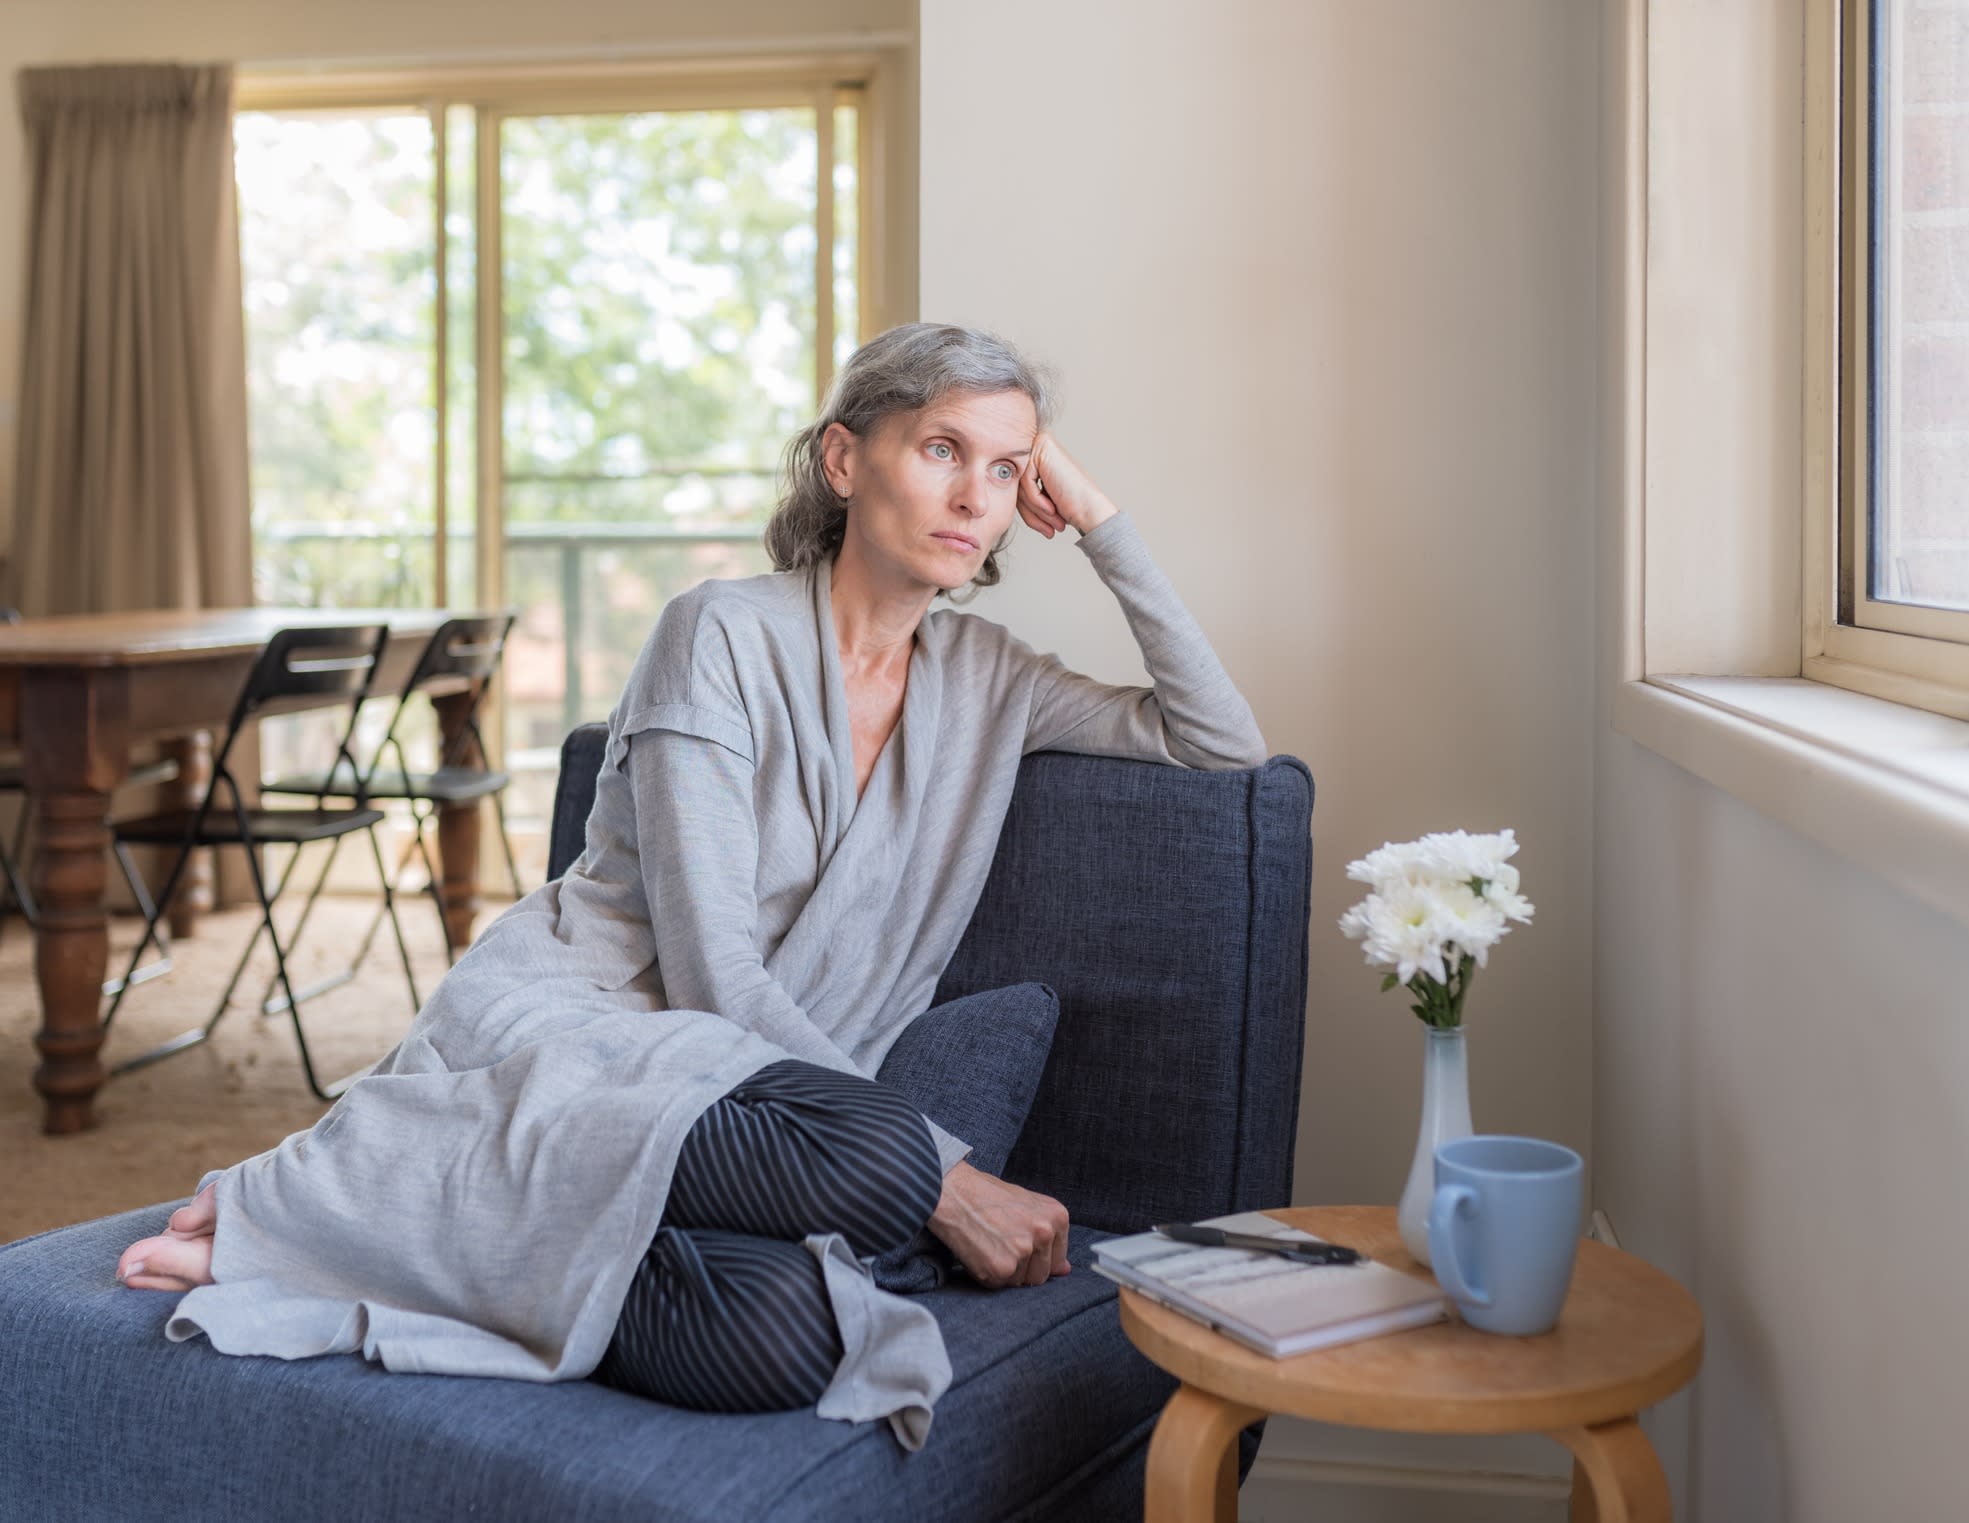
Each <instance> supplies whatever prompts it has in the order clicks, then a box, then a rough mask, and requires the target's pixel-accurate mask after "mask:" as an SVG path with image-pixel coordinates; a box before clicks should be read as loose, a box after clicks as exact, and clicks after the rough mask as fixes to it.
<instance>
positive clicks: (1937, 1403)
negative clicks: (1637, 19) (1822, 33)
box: [1593, 0, 1969, 1523]
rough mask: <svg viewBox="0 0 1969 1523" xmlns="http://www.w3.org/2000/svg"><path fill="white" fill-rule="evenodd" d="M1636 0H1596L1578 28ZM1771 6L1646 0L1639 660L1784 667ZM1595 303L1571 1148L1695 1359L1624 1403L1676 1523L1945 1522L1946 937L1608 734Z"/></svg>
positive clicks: (1779, 13) (1962, 1060)
mask: <svg viewBox="0 0 1969 1523" xmlns="http://www.w3.org/2000/svg"><path fill="white" fill-rule="evenodd" d="M1639 3H1641V0H1611V3H1610V4H1609V5H1608V7H1607V10H1608V18H1609V19H1608V35H1609V41H1610V43H1611V42H1613V41H1614V40H1616V38H1615V33H1616V28H1617V27H1618V26H1619V25H1620V24H1621V22H1620V18H1621V16H1622V14H1623V13H1624V12H1626V11H1628V10H1629V9H1630V8H1631V7H1632V6H1634V5H1637V4H1639ZM1803 11H1804V7H1803V6H1801V5H1799V4H1797V3H1796V0H1747V3H1743V4H1739V5H1734V6H1729V7H1719V6H1715V5H1709V4H1703V3H1699V0H1654V3H1653V4H1652V5H1651V6H1649V7H1648V45H1647V59H1648V71H1649V95H1650V100H1649V111H1650V116H1651V119H1652V126H1651V128H1650V130H1649V131H1648V134H1647V137H1648V141H1649V144H1650V148H1651V152H1652V163H1651V171H1650V180H1649V184H1648V192H1647V204H1648V206H1649V208H1650V213H1651V216H1650V221H1649V225H1648V230H1647V244H1648V249H1649V259H1648V284H1647V293H1646V295H1647V302H1646V305H1647V325H1646V331H1647V343H1646V350H1645V353H1646V364H1645V375H1644V376H1642V377H1640V381H1639V384H1641V385H1642V386H1643V388H1644V390H1645V393H1646V396H1647V400H1648V407H1649V411H1648V416H1647V423H1646V440H1645V455H1646V460H1647V462H1648V475H1647V478H1646V487H1645V514H1637V515H1635V520H1636V521H1638V519H1639V518H1640V517H1643V516H1644V517H1645V519H1646V522H1647V543H1648V548H1649V552H1650V556H1651V559H1650V563H1649V566H1648V575H1647V578H1646V581H1647V589H1648V590H1647V593H1646V598H1645V604H1646V610H1647V651H1646V663H1647V667H1648V669H1650V670H1677V669H1682V670H1702V671H1709V670H1715V671H1732V670H1737V671H1754V670H1767V671H1775V672H1787V671H1788V672H1793V673H1795V672H1796V671H1797V670H1798V663H1797V651H1798V644H1797V619H1798V614H1797V603H1796V594H1797V588H1798V584H1799V574H1798V546H1799V533H1798V525H1799V522H1800V518H1799V514H1800V509H1801V500H1800V494H1801V491H1802V478H1801V475H1800V472H1799V466H1798V462H1799V459H1800V455H1801V450H1802V440H1801V434H1800V426H1801V416H1802V413H1801V408H1802V392H1801V389H1800V388H1801V384H1802V377H1801V373H1800V369H1799V366H1800V362H1801V354H1802V353H1803V348H1802V345H1801V342H1800V327H1799V324H1800V321H1801V320H1802V300H1803V298H1802V289H1803V285H1802V281H1803V275H1802V268H1803V266H1802V259H1803V243H1802V233H1803V220H1802V201H1801V185H1802V179H1801V175H1802V172H1803V171H1802V157H1803V144H1802V140H1801V138H1800V128H1799V124H1800V122H1801V120H1802V118H1803V116H1804V111H1803V103H1802V99H1801V97H1800V93H1799V92H1800V89H1801V79H1802V74H1803V41H1802V39H1803V19H1802V17H1803ZM1615 52H1616V50H1614V49H1611V48H1610V51H1609V66H1610V67H1609V76H1608V77H1609V79H1610V81H1614V80H1617V79H1618V77H1619V74H1620V68H1621V63H1620V60H1619V59H1618V57H1616V56H1615ZM1617 96H1618V93H1617V90H1615V89H1612V88H1610V89H1609V90H1608V92H1607V101H1608V114H1607V117H1606V122H1607V127H1608V131H1609V139H1610V141H1609V153H1608V156H1607V159H1606V163H1607V166H1608V170H1609V174H1612V173H1614V172H1615V171H1616V170H1617V157H1618V156H1617V153H1616V152H1615V151H1614V145H1613V143H1612V141H1611V140H1612V139H1613V138H1614V137H1615V136H1617V133H1618V129H1619V125H1620V121H1619V107H1620V101H1619V99H1618V98H1617ZM1606 205H1607V208H1608V213H1609V215H1608V219H1607V222H1606V224H1605V227H1606V232H1607V237H1606V245H1607V247H1608V249H1609V252H1610V256H1611V255H1612V253H1613V251H1614V250H1615V249H1617V247H1618V245H1619V241H1620V240H1619V234H1620V231H1621V227H1620V218H1619V215H1618V213H1619V210H1620V202H1619V198H1618V197H1617V196H1614V195H1612V194H1610V195H1609V197H1608V199H1607V202H1606ZM1607 269H1608V284H1609V287H1610V288H1612V287H1614V286H1617V284H1618V275H1619V270H1618V263H1617V259H1615V258H1613V257H1610V259H1609V262H1608V265H1607ZM1607 315H1608V318H1609V321H1608V324H1607V329H1606V331H1607V335H1608V341H1607V343H1606V345H1605V348H1604V356H1605V362H1606V372H1605V374H1606V378H1607V381H1608V385H1607V387H1606V390H1605V394H1604V401H1605V407H1606V410H1605V413H1604V420H1603V429H1602V437H1603V454H1602V467H1603V470H1602V480H1603V488H1604V492H1603V504H1602V520H1601V522H1602V530H1603V532H1602V535H1601V551H1602V553H1601V559H1600V566H1599V572H1600V587H1601V589H1602V596H1601V607H1600V619H1599V633H1600V649H1601V677H1600V683H1599V691H1600V707H1601V717H1600V720H1599V723H1598V726H1597V736H1598V740H1597V758H1596V787H1595V797H1596V826H1595V835H1596V840H1597V843H1598V854H1597V861H1596V873H1595V879H1596V886H1595V892H1594V900H1595V916H1596V922H1597V926H1596V936H1595V979H1594V1001H1593V1003H1594V1010H1595V1023H1594V1037H1593V1061H1594V1127H1593V1132H1594V1138H1593V1140H1594V1157H1595V1162H1596V1170H1595V1172H1596V1180H1597V1187H1598V1193H1599V1197H1600V1200H1601V1202H1602V1204H1603V1205H1605V1206H1606V1207H1607V1209H1608V1210H1609V1211H1610V1212H1611V1213H1612V1216H1613V1219H1614V1221H1615V1223H1616V1225H1617V1227H1618V1229H1619V1231H1620V1234H1621V1239H1622V1242H1623V1245H1624V1246H1626V1247H1628V1248H1630V1249H1632V1250H1633V1251H1635V1252H1637V1253H1639V1254H1641V1255H1643V1256H1644V1257H1646V1258H1648V1259H1650V1260H1652V1261H1653V1262H1655V1263H1657V1264H1660V1265H1661V1266H1663V1267H1664V1268H1666V1269H1668V1270H1670V1271H1672V1272H1674V1273H1676V1274H1677V1275H1679V1276H1680V1277H1681V1278H1682V1279H1683V1280H1684V1281H1685V1282H1686V1283H1687V1284H1688V1285H1689V1286H1690V1287H1691V1288H1692V1289H1693V1290H1694V1291H1695V1293H1696V1294H1697V1296H1698V1297H1699V1299H1700V1300H1701V1302H1702V1305H1703V1311H1704V1315H1705V1318H1706V1319H1707V1334H1708V1345H1707V1352H1706V1358H1705V1363H1704V1369H1703V1374H1702V1376H1701V1378H1700V1380H1699V1381H1698V1382H1697V1384H1696V1385H1695V1387H1694V1388H1693V1389H1692V1391H1691V1392H1690V1393H1688V1394H1686V1395H1684V1396H1682V1397H1679V1398H1677V1399H1676V1400H1675V1401H1673V1402H1670V1403H1668V1404H1666V1405H1664V1406H1663V1407H1661V1408H1658V1409H1657V1410H1656V1411H1655V1412H1654V1413H1652V1414H1650V1416H1649V1417H1648V1418H1647V1419H1646V1426H1647V1427H1648V1428H1649V1430H1650V1431H1651V1432H1652V1433H1653V1435H1654V1437H1655V1441H1656V1444H1657V1447H1658V1448H1659V1450H1660V1451H1661V1453H1662V1456H1663V1459H1664V1462H1665V1463H1666V1465H1667V1469H1668V1472H1669V1476H1670V1479H1671V1482H1672V1484H1673V1486H1674V1489H1675V1492H1676V1498H1677V1507H1676V1516H1677V1517H1678V1518H1686V1519H1689V1520H1692V1523H1705V1520H1707V1523H1716V1520H1725V1519H1727V1520H1730V1523H1739V1520H1741V1523H1764V1520H1772V1523H1777V1520H1791V1523H1844V1520H1848V1519H1856V1518H1882V1519H1886V1518H1891V1519H1895V1520H1901V1519H1906V1520H1910V1523H1913V1520H1941V1519H1952V1518H1959V1517H1961V1516H1962V1515H1963V1503H1962V1499H1961V1482H1960V1464H1959V1459H1958V1456H1957V1453H1956V1449H1955V1446H1956V1444H1957V1443H1958V1442H1959V1437H1958V1433H1957V1429H1958V1428H1959V1422H1958V1418H1959V1415H1960V1414H1961V1413H1962V1412H1963V1411H1964V1410H1965V1409H1969V1361H1965V1360H1964V1358H1963V1347H1964V1344H1963V1339H1962V1336H1961V1333H1960V1330H1959V1314H1958V1308H1959V1301H1960V1297H1959V1293H1958V1290H1957V1284H1956V1281H1957V1278H1958V1273H1957V1270H1958V1266H1960V1265H1961V1264H1963V1263H1965V1262H1969V1220H1965V1218H1964V1217H1963V1215H1962V1213H1960V1212H1959V1211H1957V1210H1955V1203H1956V1202H1957V1201H1959V1200H1960V1199H1961V1196H1962V1190H1961V1186H1960V1181H1959V1178H1958V1175H1959V1172H1960V1165H1961V1161H1962V1159H1964V1158H1965V1157H1969V1110H1965V1107H1964V1106H1963V1103H1962V1099H1961V1093H1962V1088H1963V1084H1964V1081H1965V1078H1969V1026H1965V1024H1964V1022H1963V1019H1962V1017H1963V1015H1964V1013H1965V1000H1964V996H1963V992H1962V969H1963V968H1964V967H1965V966H1969V935H1965V932H1964V931H1963V930H1962V928H1961V927H1960V926H1959V925H1958V924H1957V923H1956V922H1954V921H1952V920H1949V919H1946V918H1944V917H1942V916H1940V915H1938V914H1936V913H1935V912H1934V911H1932V910H1930V909H1928V908H1926V907H1925V906H1923V905H1921V904H1919V903H1917V902H1915V901H1914V900H1912V899H1910V898H1907V897H1905V896H1903V895H1901V894H1900V893H1898V892H1896V891H1895V890H1894V889H1892V888H1891V887H1889V886H1888V885H1887V884H1885V883H1884V882H1882V881H1881V880H1880V879H1878V878H1877V877H1875V876H1873V875H1872V874H1870V873H1868V872H1866V871H1865V870H1863V869H1860V868H1858V867H1856V866H1854V865H1853V864H1852V863H1851V862H1849V861H1847V860H1845V859H1843V858H1841V857H1839V856H1837V855H1835V854H1833V853H1831V852H1829V851H1827V850H1826V849H1824V848H1822V847H1820V846H1817V845H1815V844H1813V843H1812V842H1810V841H1807V840H1805V839H1803V838H1801V837H1800V836H1798V835H1797V834H1796V833H1794V832H1792V831H1789V830H1787V829H1785V828H1784V827H1782V826H1780V825H1778V824H1777V823H1775V822H1774V821H1772V820H1771V819H1769V818H1767V817H1766V816H1765V815H1763V814H1760V813H1758V812H1757V811H1756V810H1754V809H1753V808H1751V807H1750V806H1749V805H1747V804H1745V803H1743V802H1742V801H1740V800H1739V799H1737V798H1735V797H1733V796H1732V795H1729V794H1726V793H1723V792H1721V791H1720V790H1718V789H1716V788H1713V787H1711V786H1710V785H1708V784H1706V783H1704V782H1702V781H1700V780H1698V779H1697V778H1695V777H1694V776H1692V775H1691V774H1689V773H1687V772H1685V771H1683V770H1681V769H1680V768H1678V767H1676V766H1674V765H1673V764H1671V763H1669V762H1668V761H1666V760H1664V759H1663V758H1661V757H1660V756H1658V755H1656V754H1655V753H1653V752H1651V751H1648V750H1645V749H1643V748H1642V747H1640V746H1638V745H1636V744H1634V743H1633V742H1632V741H1629V740H1627V739H1625V738H1624V737H1622V736H1620V735H1618V734H1616V733H1614V732H1613V730H1612V728H1611V725H1610V724H1609V722H1608V718H1607V706H1608V704H1609V703H1610V700H1611V696H1612V694H1613V692H1614V690H1615V689H1616V687H1617V685H1618V684H1619V682H1620V681H1621V680H1622V678H1623V677H1624V676H1627V675H1631V674H1632V673H1633V672H1634V671H1635V670H1637V669H1638V662H1639V660H1640V652H1639V650H1638V649H1637V642H1636V641H1635V639H1634V637H1633V631H1632V630H1631V629H1629V628H1624V627H1623V623H1622V621H1623V619H1624V618H1625V617H1627V616H1628V614H1629V611H1630V608H1631V606H1632V602H1633V599H1632V596H1631V594H1629V593H1627V591H1626V590H1627V589H1629V588H1630V587H1631V586H1632V585H1633V571H1634V569H1635V568H1634V567H1633V565H1632V564H1631V561H1630V560H1629V559H1628V550H1629V547H1630V546H1631V545H1632V543H1633V534H1632V531H1631V529H1630V528H1629V527H1628V526H1627V525H1626V524H1624V522H1623V518H1622V512H1621V510H1622V506H1623V500H1624V493H1625V492H1626V491H1628V490H1630V489H1632V488H1633V487H1634V486H1635V485H1636V484H1637V482H1636V480H1635V479H1634V478H1632V477H1629V478H1626V479H1624V478H1623V476H1622V473H1621V470H1620V463H1621V460H1622V458H1623V456H1624V455H1625V453H1626V452H1627V451H1629V450H1631V449H1633V448H1635V447H1636V446H1637V445H1638V444H1639V441H1638V440H1637V439H1636V438H1635V437H1634V435H1633V433H1632V432H1631V431H1627V432H1623V430H1622V428H1621V426H1620V421H1621V418H1622V416H1623V411H1622V389H1623V385H1624V384H1626V383H1627V378H1630V377H1632V376H1633V375H1634V372H1633V371H1631V370H1629V369H1628V368H1627V361H1628V358H1629V356H1630V355H1631V354H1632V353H1634V351H1633V349H1632V348H1631V346H1630V344H1629V343H1628V342H1627V340H1626V339H1625V338H1624V336H1623V333H1622V331H1621V325H1620V323H1619V321H1618V317H1619V314H1618V311H1617V310H1616V309H1614V308H1611V307H1610V308H1609V310H1608V314H1607ZM1705 538H1707V539H1709V540H1710V541H1711V542H1712V543H1713V544H1714V546H1715V547H1716V548H1715V551H1714V553H1713V554H1712V555H1711V556H1709V557H1706V558H1705V557H1704V556H1703V555H1702V554H1701V547H1702V544H1703V542H1704V540H1705ZM1664 582H1667V583H1670V584H1672V585H1669V586H1666V587H1664V586H1662V585H1661V584H1662V583H1664ZM1745 589H1747V592H1746V591H1745ZM1664 652H1666V653H1665V654H1664ZM1828 1234H1832V1235H1835V1236H1834V1239H1833V1240H1836V1241H1837V1242H1838V1243H1841V1244H1847V1245H1852V1246H1853V1250H1854V1254H1855V1256H1854V1257H1851V1258H1849V1257H1847V1255H1846V1254H1845V1253H1844V1252H1828V1251H1827V1245H1828V1241H1829V1238H1828Z"/></svg>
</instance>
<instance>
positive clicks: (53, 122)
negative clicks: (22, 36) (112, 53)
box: [12, 64, 252, 614]
mask: <svg viewBox="0 0 1969 1523" xmlns="http://www.w3.org/2000/svg"><path fill="white" fill-rule="evenodd" d="M19 86H20V105H21V116H22V118H23V120H24V122H25V124H26V129H27V148H28V160H29V166H30V168H29V175H30V180H29V185H30V189H29V200H28V226H27V288H26V292H25V296H26V302H25V308H24V311H25V332H24V334H23V342H22V346H21V376H20V392H19V395H20V414H19V434H18V436H17V446H18V452H17V456H16V462H15V465H16V474H15V481H14V485H15V496H14V501H15V504H16V519H15V550H16V554H15V561H14V573H13V578H12V580H13V583H14V585H13V588H12V596H13V601H14V602H15V603H16V604H17V605H18V606H19V608H20V609H21V611H22V612H23V613H27V614H40V613H91V612H104V611H117V610H126V609H139V608H200V607H205V608H214V607H225V606H229V605H239V604H245V603H249V602H251V601H252V542H251V527H250V521H249V510H248V499H247V467H246V459H247V457H246V358H245V338H244V332H243V319H242V311H241V302H240V279H239V221H238V212H237V208H236V205H235V195H234V190H233V154H232V69H231V67H230V66H229V65H213V66H208V67H189V66H180V65H175V64H140V65H121V64H119V65H105V66H90V67H82V68H35V69H23V70H22V71H21V72H20V76H19Z"/></svg>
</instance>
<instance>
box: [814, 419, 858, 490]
mask: <svg viewBox="0 0 1969 1523" xmlns="http://www.w3.org/2000/svg"><path fill="white" fill-rule="evenodd" d="M858 442H859V441H858V440H857V439H856V438H855V432H854V430H853V429H851V428H849V427H848V425H847V424H845V423H830V424H828V425H827V428H826V430H825V432H823V433H822V434H821V436H820V466H821V470H822V471H823V472H824V473H825V474H826V476H827V484H828V485H829V486H830V487H832V488H833V489H834V495H835V496H836V497H841V498H847V497H851V496H853V495H854V486H855V445H856V444H857V443H858Z"/></svg>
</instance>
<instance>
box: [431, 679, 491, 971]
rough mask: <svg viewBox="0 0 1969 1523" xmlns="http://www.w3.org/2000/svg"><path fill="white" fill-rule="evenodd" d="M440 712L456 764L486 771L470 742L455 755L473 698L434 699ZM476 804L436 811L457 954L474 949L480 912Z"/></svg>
mask: <svg viewBox="0 0 1969 1523" xmlns="http://www.w3.org/2000/svg"><path fill="white" fill-rule="evenodd" d="M431 702H432V706H433V707H434V708H435V709H436V710H437V711H438V729H439V732H440V734H441V735H442V737H443V745H444V751H445V754H446V755H447V756H451V755H454V754H456V755H457V758H458V765H460V766H467V767H482V766H484V765H485V758H484V757H483V756H481V755H480V754H479V748H478V746H477V745H475V744H473V743H472V742H470V741H469V740H468V741H466V742H465V743H464V750H463V751H462V752H459V753H454V752H453V751H452V747H453V746H454V745H456V744H458V737H459V735H460V733H461V732H462V731H463V729H464V727H465V721H466V719H467V718H468V717H469V716H470V714H471V712H472V693H471V692H470V691H469V690H467V691H465V692H462V693H446V694H444V695H443V696H442V697H438V698H434V699H432V700H431ZM481 812H482V811H481V805H480V802H479V801H478V800H476V799H475V800H473V801H472V802H471V803H469V804H440V805H439V806H438V864H439V870H440V871H441V872H442V873H443V875H444V883H443V886H442V893H441V897H442V899H443V900H444V939H445V940H446V941H447V942H448V943H449V944H450V946H451V949H452V950H453V951H460V950H462V949H463V948H465V947H467V946H470V945H471V941H472V918H473V917H474V916H475V915H477V914H478V911H479V815H480V813H481Z"/></svg>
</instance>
